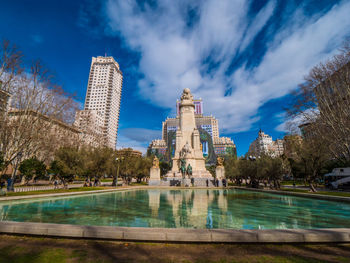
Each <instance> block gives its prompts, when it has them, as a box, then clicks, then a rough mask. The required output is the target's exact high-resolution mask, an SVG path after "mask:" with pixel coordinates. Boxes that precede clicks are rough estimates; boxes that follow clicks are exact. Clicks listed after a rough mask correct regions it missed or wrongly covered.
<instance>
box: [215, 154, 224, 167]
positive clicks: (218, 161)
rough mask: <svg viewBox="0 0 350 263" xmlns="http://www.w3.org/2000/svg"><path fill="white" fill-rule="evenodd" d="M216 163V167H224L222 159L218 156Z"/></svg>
mask: <svg viewBox="0 0 350 263" xmlns="http://www.w3.org/2000/svg"><path fill="white" fill-rule="evenodd" d="M216 161H217V166H224V158H222V157H220V156H219V157H218V158H217V160H216Z"/></svg>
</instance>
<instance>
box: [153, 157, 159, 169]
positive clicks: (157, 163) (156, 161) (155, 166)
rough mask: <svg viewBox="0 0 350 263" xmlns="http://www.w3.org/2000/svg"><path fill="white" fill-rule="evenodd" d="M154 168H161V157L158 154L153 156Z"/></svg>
mask: <svg viewBox="0 0 350 263" xmlns="http://www.w3.org/2000/svg"><path fill="white" fill-rule="evenodd" d="M153 168H159V159H158V158H157V156H154V158H153Z"/></svg>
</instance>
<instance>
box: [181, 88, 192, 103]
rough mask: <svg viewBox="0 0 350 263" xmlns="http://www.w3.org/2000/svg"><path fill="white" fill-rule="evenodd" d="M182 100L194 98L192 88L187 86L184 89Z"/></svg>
mask: <svg viewBox="0 0 350 263" xmlns="http://www.w3.org/2000/svg"><path fill="white" fill-rule="evenodd" d="M181 100H193V96H192V94H191V91H190V89H188V88H186V89H184V90H183V92H182V96H181Z"/></svg>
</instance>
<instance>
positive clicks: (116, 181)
mask: <svg viewBox="0 0 350 263" xmlns="http://www.w3.org/2000/svg"><path fill="white" fill-rule="evenodd" d="M123 159H124V157H119V158H118V157H117V158H115V160H116V162H117V179H116V180H113V184H112V186H118V177H119V166H120V162H121V161H122V160H123Z"/></svg>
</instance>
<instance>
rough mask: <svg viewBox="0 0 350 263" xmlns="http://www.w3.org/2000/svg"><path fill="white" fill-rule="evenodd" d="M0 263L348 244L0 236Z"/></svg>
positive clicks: (293, 253) (316, 256)
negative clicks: (230, 243) (185, 241)
mask: <svg viewBox="0 0 350 263" xmlns="http://www.w3.org/2000/svg"><path fill="white" fill-rule="evenodd" d="M0 262H6V263H8V262H14V263H15V262H28V263H31V262H50V263H55V262H152V263H158V262H221V263H224V262H263V263H265V262H266V263H270V262H271V263H273V262H279V263H281V262H287V263H289V262H293V263H294V262H298V263H300V262H343V263H344V262H350V244H322V245H321V244H316V245H275V244H273V245H272V244H267V245H262V244H247V245H228V244H214V245H213V244H164V243H124V242H112V241H95V240H74V239H73V240H72V239H55V238H39V237H24V236H8V235H0Z"/></svg>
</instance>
